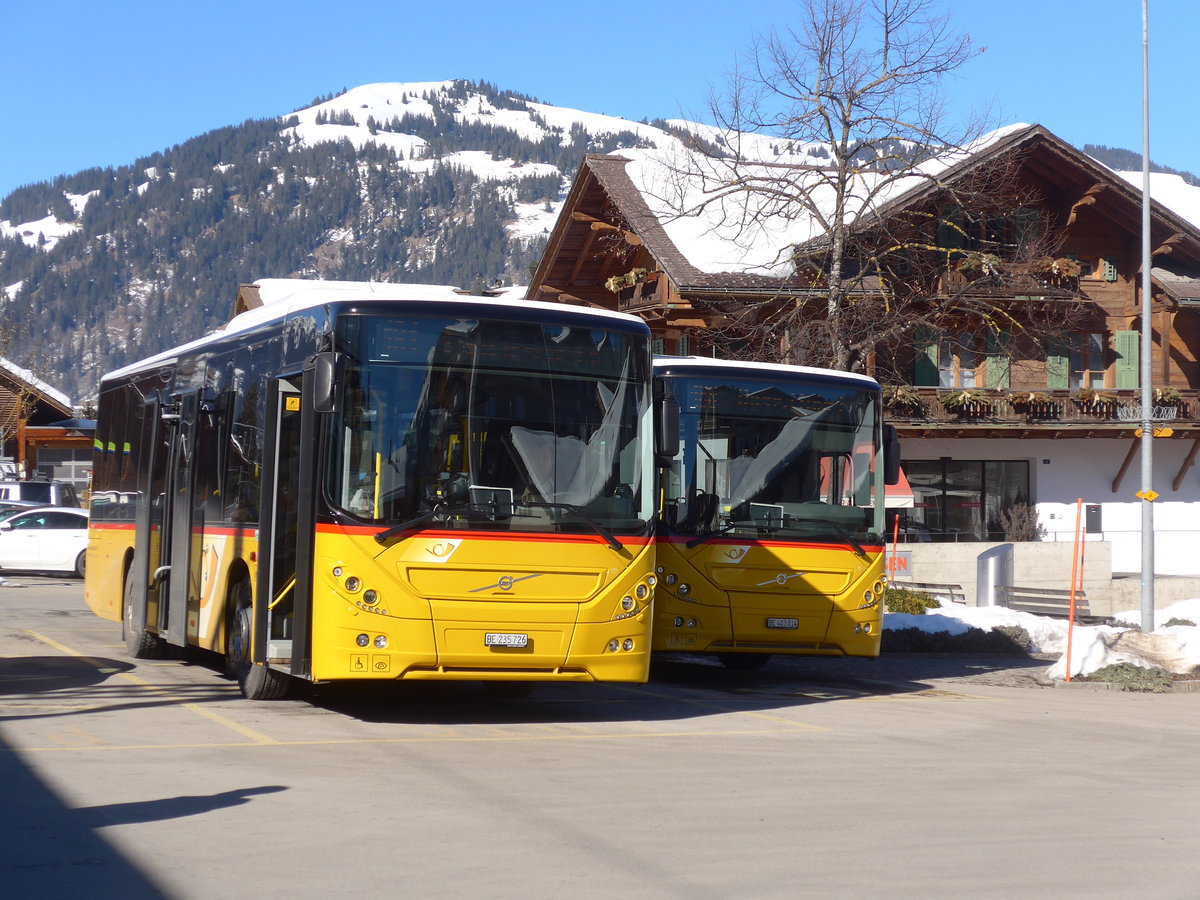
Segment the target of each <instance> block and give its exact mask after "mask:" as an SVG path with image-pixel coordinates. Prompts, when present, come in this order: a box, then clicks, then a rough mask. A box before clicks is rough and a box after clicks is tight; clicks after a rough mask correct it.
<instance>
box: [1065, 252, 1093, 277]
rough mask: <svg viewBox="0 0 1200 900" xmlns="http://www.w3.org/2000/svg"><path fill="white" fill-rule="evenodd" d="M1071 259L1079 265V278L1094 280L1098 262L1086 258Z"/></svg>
mask: <svg viewBox="0 0 1200 900" xmlns="http://www.w3.org/2000/svg"><path fill="white" fill-rule="evenodd" d="M1071 259H1073V260H1075V262H1077V263H1079V277H1080V278H1092V277H1094V276H1095V274H1096V260H1094V259H1090V258H1089V257H1086V256H1082V257H1080V256H1072V257H1071Z"/></svg>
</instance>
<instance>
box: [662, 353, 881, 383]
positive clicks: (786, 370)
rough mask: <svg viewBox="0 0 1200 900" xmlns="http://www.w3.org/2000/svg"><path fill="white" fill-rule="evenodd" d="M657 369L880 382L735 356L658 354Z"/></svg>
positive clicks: (850, 374)
mask: <svg viewBox="0 0 1200 900" xmlns="http://www.w3.org/2000/svg"><path fill="white" fill-rule="evenodd" d="M654 368H655V369H671V368H678V369H710V370H711V369H719V370H722V371H731V370H735V371H737V372H738V373H739V374H745V375H748V376H749V375H755V374H761V375H765V376H769V375H771V374H775V373H778V374H780V375H789V376H791V377H792V378H803V377H817V378H823V379H826V380H834V381H847V382H857V383H859V384H861V385H862V386H863V387H871V388H878V387H879V382H878V381H876V380H875V379H874V378H871V377H870V376H869V375H862V374H859V373H858V372H843V371H841V370H839V369H817V368H813V367H812V366H789V365H784V364H782V363H760V362H747V361H745V360H736V359H711V358H709V357H707V356H656V357H654Z"/></svg>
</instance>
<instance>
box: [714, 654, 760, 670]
mask: <svg viewBox="0 0 1200 900" xmlns="http://www.w3.org/2000/svg"><path fill="white" fill-rule="evenodd" d="M770 658H771V654H770V653H718V654H717V659H719V660H720V661H721V665H723V666H724V667H725V668H727V669H729V671H731V672H757V671H758V670H759V669H761V668H762V667H763V666H765V665H766V664H767V660H769V659H770Z"/></svg>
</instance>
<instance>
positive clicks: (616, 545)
mask: <svg viewBox="0 0 1200 900" xmlns="http://www.w3.org/2000/svg"><path fill="white" fill-rule="evenodd" d="M519 505H520V506H526V507H529V508H530V509H563V510H566V511H567V512H571V513H575V515H577V516H579V518H581V519H583V521H584V522H586V523H587V524H588V525H589V526H591V529H592V531H594V532H596V534H598V535H600V537H602V538H604V540H605V542H606V543H607V544H608V546H610V547H612V548H613V549H614V550H621V549H623V548H622V547H621V542H620V541H618V540H617V539H616V538H615V537H613V533H612V532H611V531H609V530H608V529H607V528H605V527H604V526H603V525H601V524H600V523H599V522H597V521H596V520H595V519H593V518H592V517H591V515H589V514H588V512H587V510H585V509H584V508H583V507H582V506H576V505H575V504H573V503H521V504H519Z"/></svg>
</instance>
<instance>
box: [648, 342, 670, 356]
mask: <svg viewBox="0 0 1200 900" xmlns="http://www.w3.org/2000/svg"><path fill="white" fill-rule="evenodd" d="M666 347H667V345H666V341H664V340H663V339H662V338H651V340H650V352H651V353H653V354H654V355H655V356H662V355H663V354H664V353H665V352H666Z"/></svg>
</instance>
